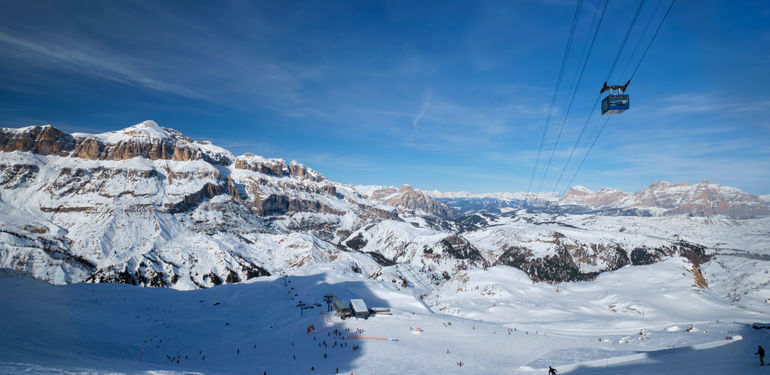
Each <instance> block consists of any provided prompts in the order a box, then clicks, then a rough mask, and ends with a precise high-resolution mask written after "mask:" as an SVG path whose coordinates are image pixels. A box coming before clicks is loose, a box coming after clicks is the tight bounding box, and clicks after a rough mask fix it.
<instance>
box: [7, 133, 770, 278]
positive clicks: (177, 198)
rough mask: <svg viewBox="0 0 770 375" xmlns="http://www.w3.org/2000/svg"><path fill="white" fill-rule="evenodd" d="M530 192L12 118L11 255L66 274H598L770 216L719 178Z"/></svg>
mask: <svg viewBox="0 0 770 375" xmlns="http://www.w3.org/2000/svg"><path fill="white" fill-rule="evenodd" d="M526 198H527V197H526V196H525V194H523V193H500V194H493V195H483V196H482V195H470V194H467V193H439V192H424V191H420V190H417V189H413V188H412V187H410V186H408V185H404V186H402V187H401V188H394V187H384V186H352V185H345V184H341V183H337V182H333V181H329V180H328V179H326V178H325V177H324V176H323V175H322V174H321V173H319V172H317V171H315V170H313V169H311V168H308V167H307V166H305V165H303V164H301V163H298V162H296V161H291V162H288V163H287V162H286V161H284V160H282V159H271V158H264V157H261V156H257V155H253V154H243V155H238V156H236V155H233V154H232V153H230V152H229V151H227V150H225V149H223V148H221V147H217V146H215V145H213V144H211V143H209V142H205V141H194V140H192V139H190V138H188V137H185V136H184V135H183V134H181V133H180V132H178V131H176V130H173V129H169V128H163V127H161V126H159V125H158V124H156V123H155V122H152V121H145V122H142V123H139V124H136V125H134V126H131V127H128V128H126V129H122V130H117V131H112V132H107V133H101V134H84V133H73V134H67V133H65V132H62V131H60V130H58V129H56V128H54V127H51V126H32V127H26V128H19V129H7V128H4V129H0V267H2V268H13V269H17V270H23V271H26V272H29V273H30V274H32V275H33V276H35V277H37V278H41V279H44V280H47V281H49V282H52V283H58V284H61V283H73V282H83V281H87V282H121V283H129V284H138V285H145V286H159V287H173V288H178V289H194V288H205V287H210V286H213V285H218V284H222V283H233V282H239V281H242V280H247V279H250V278H253V277H259V276H264V275H269V274H273V273H276V272H282V271H284V270H287V269H295V268H301V267H303V266H305V265H308V264H313V263H324V262H328V261H329V260H333V259H349V260H352V261H354V262H356V263H357V264H360V265H361V267H362V268H361V269H362V270H364V271H365V272H367V276H369V277H372V278H378V277H382V276H381V275H382V274H381V272H378V271H377V269H378V267H379V268H381V267H388V266H391V265H395V264H410V265H412V266H413V267H418V268H420V269H421V270H423V271H424V272H426V274H428V275H432V277H433V278H434V280H435V281H436V282H440V280H443V279H446V278H447V277H453V275H455V274H457V273H459V272H462V271H463V270H467V269H470V268H484V267H488V266H490V265H495V264H505V265H511V266H515V267H519V268H521V269H522V270H524V271H525V272H527V274H529V275H530V277H532V278H533V279H534V280H540V281H553V282H558V281H567V280H584V279H590V278H592V277H595V276H596V275H597V274H598V273H599V272H604V271H608V270H614V269H617V268H619V267H623V266H625V265H637V264H647V263H649V262H655V261H657V260H659V259H662V258H663V257H667V256H671V255H677V254H679V255H682V254H684V255H686V256H688V257H690V258H692V259H694V261H699V259H700V258H699V256H701V255H704V254H705V252H706V250H708V249H711V250H714V251H716V249H722V250H724V249H730V251H733V250H739V251H754V247H755V246H764V245H762V244H763V243H764V242H763V241H764V240H763V238H764V237H763V236H764V234H763V233H764V232H763V231H762V230H758V229H757V228H767V226H768V219H767V217H766V215H767V214H768V206H767V203H766V202H764V201H762V200H761V199H760V198H759V197H757V196H754V195H750V194H747V193H744V192H741V191H740V190H738V189H735V188H730V187H725V186H720V185H717V184H712V183H708V182H704V183H701V184H698V185H694V186H689V185H671V184H667V183H654V184H653V185H651V186H650V187H649V188H647V189H645V190H643V191H641V192H638V193H635V194H628V193H623V192H620V191H617V190H611V189H604V190H600V191H598V192H592V191H590V190H588V189H585V188H582V187H574V188H573V189H571V190H570V192H569V193H567V194H566V195H565V196H563V197H559V196H557V195H556V194H553V193H542V194H540V197H539V198H540V199H538V201H537V202H534V201H533V200H531V199H530V200H527V199H526ZM689 216H694V217H705V220H693V219H691V218H689ZM712 217H717V218H718V219H714V220H712ZM751 218H756V219H751ZM736 219H747V221H743V222H738V221H736ZM738 224H740V225H738ZM736 228H740V229H736ZM736 231H737V232H736ZM741 231H744V232H741ZM712 233H717V234H720V236H718V238H717V237H713V236H712V235H711V234H712ZM736 234H737V235H736ZM756 236H759V237H756ZM757 238H758V239H757ZM747 239H755V240H752V241H751V242H745V241H747ZM699 254H700V255H699ZM364 271H362V272H364Z"/></svg>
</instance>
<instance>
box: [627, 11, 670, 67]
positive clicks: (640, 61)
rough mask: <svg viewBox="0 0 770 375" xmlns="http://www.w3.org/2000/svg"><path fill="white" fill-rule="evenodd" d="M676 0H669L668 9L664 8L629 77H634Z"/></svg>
mask: <svg viewBox="0 0 770 375" xmlns="http://www.w3.org/2000/svg"><path fill="white" fill-rule="evenodd" d="M675 2H676V0H671V4H670V5H669V6H668V9H667V10H666V14H664V15H663V19H662V20H660V24H659V25H658V28H657V29H655V34H652V39H650V43H649V44H647V48H646V49H645V50H644V53H643V54H642V58H641V59H639V63H638V64H636V68H634V72H633V73H631V78H630V79H634V76H635V75H636V71H637V70H639V67H640V66H641V65H642V61H644V57H645V56H647V51H649V50H650V47H651V46H652V42H654V41H655V37H656V36H658V32H659V31H660V28H661V26H663V22H665V21H666V17H668V14H669V13H670V12H671V8H673V7H674V3H675Z"/></svg>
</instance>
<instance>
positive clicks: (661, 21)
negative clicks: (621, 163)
mask: <svg viewBox="0 0 770 375" xmlns="http://www.w3.org/2000/svg"><path fill="white" fill-rule="evenodd" d="M675 2H676V0H671V4H670V5H669V6H668V9H667V10H666V14H664V15H663V19H661V20H660V24H658V28H657V29H656V30H655V33H654V34H653V35H652V39H650V43H649V44H647V48H646V49H645V50H644V53H643V54H642V57H641V59H640V60H639V63H638V64H637V65H636V68H635V69H634V72H633V73H632V74H631V78H632V79H633V78H634V75H636V71H637V70H638V69H639V66H641V65H642V61H643V60H644V58H645V56H647V51H649V50H650V46H652V42H653V41H655V37H657V36H658V32H659V31H660V28H661V27H662V26H663V23H664V22H665V21H666V17H668V14H669V13H670V12H671V8H673V7H674V3H675ZM629 81H630V80H629ZM592 113H593V111H592ZM609 120H610V117H607V120H605V121H604V124H602V126H601V128H599V132H598V133H596V138H594V140H593V142H591V146H590V147H589V148H588V151H587V152H586V154H585V155H584V156H583V160H581V161H580V164H579V165H578V167H577V169H575V173H573V174H572V178H570V180H569V183H568V184H567V189H569V187H570V186H572V182H573V181H574V180H575V177H577V175H578V172H580V168H582V167H583V163H584V162H585V161H586V159H587V158H588V155H589V154H590V153H591V150H593V149H594V145H595V144H596V141H598V140H599V137H600V136H601V135H602V131H603V130H604V127H605V126H606V125H607V122H609ZM565 193H566V190H565Z"/></svg>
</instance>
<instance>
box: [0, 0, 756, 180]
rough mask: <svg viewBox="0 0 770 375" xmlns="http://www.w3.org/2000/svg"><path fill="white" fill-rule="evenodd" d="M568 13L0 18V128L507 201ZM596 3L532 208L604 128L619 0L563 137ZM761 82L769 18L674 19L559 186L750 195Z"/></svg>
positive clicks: (581, 22) (322, 8)
mask: <svg viewBox="0 0 770 375" xmlns="http://www.w3.org/2000/svg"><path fill="white" fill-rule="evenodd" d="M668 3H669V2H668V0H665V1H664V2H661V3H660V5H659V2H658V0H648V1H646V2H645V4H644V6H643V7H642V10H641V12H640V14H639V18H638V21H637V23H636V25H635V28H634V29H633V31H632V33H631V35H630V37H629V41H628V44H627V46H626V48H625V49H624V54H622V55H621V57H620V60H619V62H618V64H617V66H618V67H617V68H616V71H615V73H614V74H613V76H612V78H611V81H615V82H618V83H621V82H624V81H625V80H627V79H628V77H629V76H630V71H631V70H633V67H634V66H635V64H636V62H637V61H639V57H640V55H641V52H642V50H643V49H644V47H645V46H646V42H647V41H648V40H649V38H650V37H651V34H652V31H653V30H654V29H655V27H656V26H657V23H658V20H659V19H660V17H662V14H663V12H664V10H665V9H666V7H667V6H668ZM576 4H577V1H568V0H548V1H546V0H541V1H535V0H530V1H524V0H522V1H513V2H511V1H502V2H492V1H489V2H486V1H485V2H475V1H474V2H471V1H468V2H453V1H446V2H444V1H442V2H436V1H429V2H417V1H385V2H369V1H347V2H337V1H308V2H289V1H275V2H252V1H242V2H240V1H238V2H231V1H226V2H204V1H178V2H175V1H77V2H75V1H73V2H65V1H37V0H34V1H6V0H2V1H0V8H2V12H0V56H2V58H0V126H3V127H20V126H27V125H32V124H53V125H55V126H57V127H59V128H61V129H63V130H66V131H84V132H102V131H109V130H115V129H120V128H124V127H127V126H129V125H132V124H134V123H137V122H140V121H142V120H146V119H153V120H155V121H157V122H158V123H160V124H161V125H162V126H166V127H171V128H175V129H178V130H180V131H181V132H183V133H184V134H186V135H187V136H189V137H192V138H194V139H208V140H211V141H213V142H215V143H216V144H218V145H220V146H223V147H225V148H228V149H230V150H231V151H233V152H234V153H236V154H240V153H243V152H252V153H255V154H259V155H263V156H268V157H281V158H284V159H287V160H292V159H296V160H298V161H300V162H303V163H305V164H307V165H309V166H310V167H312V168H314V169H317V170H319V171H320V172H322V173H323V174H325V175H326V176H327V177H328V178H330V179H332V180H335V181H340V182H344V183H352V184H378V185H401V184H404V183H409V184H412V185H413V186H415V187H418V188H422V189H439V190H443V191H458V190H465V191H470V192H493V191H526V190H527V187H528V183H529V181H530V176H531V173H532V170H533V167H534V164H535V159H536V156H537V152H538V146H539V144H540V140H541V135H542V132H543V128H544V126H545V122H546V115H547V112H548V109H549V104H550V102H551V97H552V95H553V91H554V86H555V83H556V77H557V74H558V72H559V66H560V63H561V58H562V54H563V53H564V47H565V45H566V41H567V36H568V34H569V30H570V25H571V21H572V17H573V14H574V10H575V6H576ZM603 4H604V2H603V0H585V1H584V2H583V6H582V8H581V17H580V18H579V19H578V23H577V27H576V31H575V36H574V42H573V45H572V49H571V54H570V56H569V59H568V60H567V64H566V70H565V74H564V79H563V82H562V87H561V90H560V91H559V93H558V96H557V103H556V106H555V109H554V112H553V117H552V121H551V123H550V125H549V128H548V129H549V131H548V133H547V134H546V138H545V143H544V147H543V155H542V157H541V163H540V168H539V170H538V175H537V177H536V178H535V184H534V185H535V186H538V185H539V183H538V182H539V181H540V179H541V176H542V175H543V172H544V170H545V169H544V164H545V162H544V160H547V158H548V156H549V155H550V153H551V150H553V149H554V144H555V140H556V138H557V133H558V131H559V128H560V126H561V124H562V123H564V124H565V126H564V130H563V134H562V135H561V138H560V141H559V144H558V146H557V147H556V148H555V152H554V156H553V160H552V163H551V167H550V169H549V170H548V174H547V175H545V178H544V180H543V184H542V190H554V188H555V190H557V191H561V192H563V191H564V190H565V189H566V183H567V181H568V180H569V177H571V176H572V174H573V172H574V170H575V165H576V163H577V162H579V160H580V159H582V157H583V155H584V154H585V152H586V150H587V148H588V145H589V144H590V142H591V141H593V139H594V136H593V135H594V134H595V133H596V132H597V131H598V129H599V127H600V125H601V122H600V120H603V119H604V118H606V116H604V117H602V116H599V114H598V111H599V108H598V106H597V107H593V106H592V104H593V102H594V99H595V98H596V96H597V93H598V90H599V88H600V87H601V85H602V83H603V82H604V80H605V78H606V76H607V74H608V72H609V70H610V66H611V64H612V61H613V59H614V57H615V55H616V54H617V51H618V49H619V48H620V45H621V42H622V40H623V37H624V35H625V33H626V30H627V27H628V25H629V23H630V22H631V19H632V18H633V15H634V12H635V10H636V8H637V6H638V4H639V2H638V1H636V0H633V1H631V0H629V1H624V0H613V1H610V3H609V6H608V7H607V10H606V13H605V17H604V19H603V21H602V25H601V28H600V29H599V33H598V36H597V39H596V43H595V45H594V48H593V50H592V51H591V55H590V58H589V60H588V64H587V66H586V69H585V73H584V75H583V78H582V81H581V83H580V85H578V86H577V90H576V96H575V101H574V104H573V106H572V109H571V111H570V113H569V116H568V117H567V118H566V121H565V120H564V119H563V115H564V113H565V112H566V107H567V105H568V99H569V95H568V90H569V89H570V88H571V87H573V86H574V85H575V81H576V80H575V78H576V73H577V71H578V66H579V63H580V58H581V55H582V53H583V52H584V51H585V49H586V48H585V46H586V45H587V42H588V39H589V38H590V35H589V34H590V33H589V29H590V28H591V26H592V23H593V22H594V20H595V19H596V15H597V14H598V13H599V10H600V8H601V6H602V5H603ZM650 20H651V21H650ZM648 22H651V23H650V25H651V26H650V27H649V29H648V30H647V33H646V34H644V35H642V31H643V30H644V29H645V27H646V25H647V23H648ZM639 41H642V42H641V43H642V44H641V47H639V49H635V47H636V45H637V44H638V43H639ZM634 51H636V53H635V55H633V56H632V54H631V53H632V52H634ZM768 67H770V2H767V1H761V0H760V1H751V0H747V1H738V2H735V1H687V0H680V1H677V2H676V4H675V5H674V7H673V9H672V11H671V13H670V15H669V17H668V19H667V20H666V22H665V23H664V25H663V27H662V29H661V31H660V34H659V35H658V36H657V39H656V40H655V43H654V44H653V46H652V48H651V49H650V51H649V53H648V55H647V56H646V58H645V59H644V61H643V63H642V65H641V67H640V68H639V70H638V72H637V74H636V76H635V77H634V80H633V82H632V83H631V86H630V87H629V94H630V95H631V109H630V110H629V111H627V112H625V113H624V114H622V115H617V116H614V117H612V118H611V119H610V121H609V122H608V124H607V127H606V128H605V129H604V131H603V133H602V134H601V137H600V138H599V139H598V141H597V143H596V146H595V147H594V149H593V151H592V152H591V154H590V155H589V156H588V158H587V159H586V162H585V164H584V165H583V168H582V169H581V171H580V173H579V174H578V175H577V177H576V178H575V179H574V182H573V184H582V185H586V186H588V187H590V188H594V189H598V188H601V187H604V186H611V187H615V188H619V189H622V190H625V191H637V190H640V189H642V188H644V187H646V186H647V185H649V184H650V183H651V182H653V181H656V180H665V181H669V182H673V183H698V182H700V181H701V180H706V179H708V180H711V181H713V182H717V183H721V184H725V185H732V186H736V187H738V188H740V189H743V190H745V191H748V192H751V193H756V194H768V193H770V142H769V141H770V120H768V118H770V86H768V85H769V84H770V69H768ZM624 71H625V74H623V72H624ZM610 83H614V82H610ZM590 111H594V115H593V117H592V118H591V121H590V122H589V123H588V124H589V125H588V127H587V130H586V135H584V137H583V139H582V141H581V142H579V143H578V145H577V147H576V148H574V150H575V151H574V158H573V161H572V162H571V163H570V165H568V166H567V168H566V169H565V168H564V165H565V162H566V161H567V159H568V157H569V155H570V154H571V153H572V150H573V146H574V145H575V142H576V139H577V137H578V134H579V132H580V129H581V128H582V126H583V124H584V123H585V121H586V118H587V116H588V114H589V112H590ZM576 160H577V162H576ZM563 170H565V171H566V173H565V174H564V175H565V177H564V178H563V179H562V181H561V182H560V183H559V185H556V182H557V178H558V176H559V175H560V174H561V172H562V171H563ZM533 190H534V188H533Z"/></svg>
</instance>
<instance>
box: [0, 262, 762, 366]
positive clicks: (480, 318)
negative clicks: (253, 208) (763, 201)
mask: <svg viewBox="0 0 770 375" xmlns="http://www.w3.org/2000/svg"><path fill="white" fill-rule="evenodd" d="M728 261H729V260H728ZM351 265H352V263H351V262H350V261H335V262H331V263H327V264H323V265H315V266H311V267H306V268H303V269H302V270H298V271H295V272H292V273H290V274H288V277H286V278H284V277H281V276H271V277H262V278H258V279H254V280H250V281H248V282H244V283H240V284H236V285H223V286H219V287H215V288H210V289H204V290H196V291H188V292H180V291H176V290H172V289H150V288H137V287H134V286H127V285H116V284H97V285H88V284H76V285H66V286H53V285H49V284H46V283H44V282H41V281H38V280H34V279H30V278H28V277H26V276H24V275H21V274H18V273H11V272H9V271H3V272H2V274H0V298H2V300H3V301H5V302H6V304H5V306H6V307H5V308H4V309H2V310H0V343H2V346H3V348H5V349H4V350H3V351H0V372H3V373H21V372H25V373H105V372H110V373H169V374H176V373H206V374H208V373H212V374H214V373H215V374H241V373H253V372H257V373H264V372H266V373H267V374H312V373H323V374H329V373H335V372H336V371H337V369H339V371H340V373H351V372H352V373H355V374H382V373H399V374H424V373H436V372H440V373H447V374H465V373H473V374H499V373H514V374H542V373H545V372H546V369H547V367H548V366H554V367H556V368H557V369H558V370H559V373H572V372H573V371H574V372H575V373H586V372H591V373H593V371H604V372H605V373H618V372H623V373H629V374H647V373H650V371H651V370H654V371H653V372H655V373H683V372H684V373H688V372H689V371H690V370H693V371H696V372H697V373H701V374H724V373H759V372H757V371H758V370H760V369H758V368H755V367H754V364H753V362H752V357H751V355H750V354H749V353H753V350H754V349H755V347H756V344H757V343H760V342H762V340H764V342H765V344H766V343H767V338H766V337H765V336H763V335H761V333H760V332H759V331H755V330H751V329H750V328H749V327H748V325H747V324H750V323H751V322H753V321H755V320H761V319H765V318H766V317H767V316H768V312H770V308H768V306H770V305H768V304H767V303H766V302H762V301H760V300H759V299H758V298H757V297H759V296H760V295H761V296H764V297H767V296H768V292H769V290H768V288H767V286H764V287H762V288H760V289H759V290H757V295H756V296H753V295H752V296H747V297H745V301H744V302H748V303H745V304H744V305H737V304H734V303H732V302H730V301H729V300H725V299H723V298H721V296H720V295H719V294H718V293H715V292H711V291H709V290H701V289H699V288H696V287H694V286H692V284H693V275H692V274H690V273H688V272H687V268H688V266H689V265H688V263H687V262H685V261H683V260H682V259H680V258H677V259H672V260H670V261H666V262H663V263H658V264H654V265H649V266H644V267H631V268H626V269H623V270H622V271H619V272H616V273H613V274H607V275H603V276H601V277H599V278H598V279H597V280H596V281H594V282H587V283H574V284H573V283H567V284H561V285H559V286H555V285H547V284H533V283H532V282H531V281H529V279H528V278H527V277H526V275H524V274H523V273H522V272H520V271H518V270H515V269H511V268H508V267H494V268H490V269H488V271H487V272H483V271H479V270H471V271H468V272H467V275H464V276H463V278H462V280H455V281H451V282H448V283H445V284H444V285H443V286H442V287H441V288H437V289H436V290H435V292H434V293H431V294H429V295H428V296H427V297H426V298H425V301H422V300H421V298H420V297H419V296H418V295H417V293H415V290H414V289H418V288H417V287H411V286H407V287H406V288H403V287H402V286H400V285H399V284H398V283H390V282H385V281H377V280H372V279H369V278H367V277H366V276H365V275H363V274H360V273H355V272H354V271H352V270H351ZM397 267H400V266H393V267H386V268H385V269H384V270H383V273H384V274H391V273H393V272H398V271H397V270H396V268H397ZM650 273H653V274H658V275H663V277H662V278H660V279H651V278H649V277H648V276H647V275H649V274H650ZM712 281H713V283H715V284H716V283H719V281H718V279H714V280H712ZM327 293H332V294H335V295H336V296H337V297H339V298H343V299H350V298H363V299H364V300H365V301H366V303H367V304H368V305H369V306H373V307H387V308H390V310H391V313H392V315H378V316H374V317H371V318H369V319H368V320H362V319H350V320H340V319H339V318H337V317H334V316H331V315H329V314H327V313H326V305H325V304H324V303H323V300H322V296H323V295H324V294H327ZM300 301H301V302H303V303H304V304H306V305H311V306H313V308H311V309H305V310H302V312H300V309H299V308H298V303H299V302H300ZM426 303H427V304H428V305H426ZM428 307H430V308H431V309H429V308H428ZM51 317H56V318H54V319H52V318H51ZM310 325H313V326H314V327H315V330H313V331H311V332H310V333H308V332H307V327H308V326H310ZM418 329H419V330H418ZM357 330H363V332H360V331H357ZM359 337H364V338H363V339H361V338H359ZM726 337H730V338H731V339H727V340H726V339H725V338H726ZM376 338H382V339H384V340H379V339H376ZM396 339H397V341H394V340H396ZM340 344H343V345H342V346H341V347H340ZM354 346H360V348H361V349H360V350H353V347H354ZM324 355H325V356H324ZM685 359H686V360H687V361H688V362H682V361H683V360H685ZM177 361H178V362H177ZM458 362H462V363H463V366H462V367H460V366H458V364H457V363H458ZM599 367H601V368H599ZM613 369H614V370H616V371H613Z"/></svg>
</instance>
